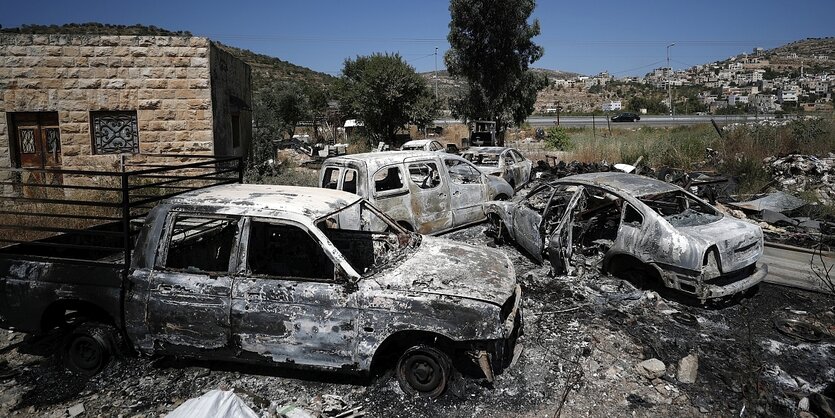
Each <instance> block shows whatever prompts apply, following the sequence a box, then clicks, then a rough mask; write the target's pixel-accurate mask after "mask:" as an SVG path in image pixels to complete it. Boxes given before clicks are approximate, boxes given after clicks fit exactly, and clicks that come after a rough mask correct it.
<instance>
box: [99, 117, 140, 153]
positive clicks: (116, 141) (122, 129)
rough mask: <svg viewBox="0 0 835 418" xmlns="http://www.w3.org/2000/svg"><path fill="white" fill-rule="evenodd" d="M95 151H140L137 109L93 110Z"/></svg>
mask: <svg viewBox="0 0 835 418" xmlns="http://www.w3.org/2000/svg"><path fill="white" fill-rule="evenodd" d="M90 123H91V124H92V129H91V130H90V131H91V132H92V134H93V152H94V153H96V154H121V153H132V154H138V153H139V130H138V128H137V126H136V111H127V112H91V113H90Z"/></svg>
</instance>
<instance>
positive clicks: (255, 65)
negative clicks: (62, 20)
mask: <svg viewBox="0 0 835 418" xmlns="http://www.w3.org/2000/svg"><path fill="white" fill-rule="evenodd" d="M0 33H23V34H50V35H51V34H69V35H74V34H88V35H89V34H92V35H118V36H193V35H192V34H191V32H188V31H170V30H167V29H163V28H159V27H156V26H145V25H111V24H105V23H95V22H90V23H67V24H65V25H22V26H20V27H16V28H0ZM215 43H216V44H217V45H218V46H219V47H220V48H222V49H223V50H225V51H228V52H229V53H231V54H232V55H234V56H236V57H238V58H239V59H241V60H242V61H244V62H246V63H247V64H249V65H250V66H251V67H252V78H253V82H252V83H253V86H252V87H253V89H258V88H259V87H260V86H263V85H264V84H265V83H266V82H268V81H271V80H275V81H289V82H298V83H301V84H305V85H308V86H316V87H328V86H330V85H331V84H332V83H333V81H334V80H335V78H334V77H332V76H330V75H328V74H325V73H320V72H316V71H313V70H311V69H309V68H305V67H301V66H298V65H295V64H291V63H289V62H287V61H283V60H281V59H279V58H275V57H270V56H267V55H263V54H257V53H255V52H252V51H250V50H247V49H241V48H236V47H233V46H229V45H225V44H222V43H220V42H217V41H215Z"/></svg>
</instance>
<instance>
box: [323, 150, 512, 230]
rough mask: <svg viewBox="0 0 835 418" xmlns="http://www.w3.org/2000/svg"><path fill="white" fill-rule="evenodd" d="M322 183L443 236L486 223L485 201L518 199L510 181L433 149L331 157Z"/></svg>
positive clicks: (410, 227)
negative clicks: (359, 197) (448, 232)
mask: <svg viewBox="0 0 835 418" xmlns="http://www.w3.org/2000/svg"><path fill="white" fill-rule="evenodd" d="M319 185H320V186H321V187H323V188H329V189H337V190H343V191H346V192H350V193H355V194H357V195H359V196H362V197H364V198H366V199H368V200H369V201H370V202H371V203H373V204H374V206H376V207H377V208H379V209H380V210H382V211H383V212H385V213H386V214H387V215H388V216H390V217H391V218H393V219H394V220H395V221H397V223H398V224H400V225H401V226H403V227H404V228H406V229H408V230H410V231H416V232H419V233H421V234H440V233H443V232H447V231H450V230H452V229H455V228H460V227H463V226H466V225H470V224H474V223H478V222H483V221H484V219H485V218H484V212H483V211H482V208H481V206H482V204H484V202H487V201H490V200H505V199H509V198H511V197H513V194H514V190H513V187H511V186H510V184H508V183H507V182H506V181H505V180H503V179H501V178H498V177H495V176H488V175H486V174H484V173H482V172H481V171H480V170H479V169H478V168H477V167H476V166H474V165H473V164H472V163H470V162H469V161H467V160H465V159H464V158H461V157H460V156H458V155H453V154H447V153H441V152H431V151H389V152H371V153H365V154H353V155H345V156H340V157H332V158H328V159H327V160H325V162H324V163H323V164H322V168H321V170H320V171H319Z"/></svg>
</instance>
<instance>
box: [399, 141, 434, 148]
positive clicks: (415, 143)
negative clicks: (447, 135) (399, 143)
mask: <svg viewBox="0 0 835 418" xmlns="http://www.w3.org/2000/svg"><path fill="white" fill-rule="evenodd" d="M432 141H434V139H413V140H411V141H406V143H404V144H403V146H404V147H406V146H415V147H417V146H424V145H426V144H428V143H430V142H432Z"/></svg>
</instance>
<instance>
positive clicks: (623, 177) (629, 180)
mask: <svg viewBox="0 0 835 418" xmlns="http://www.w3.org/2000/svg"><path fill="white" fill-rule="evenodd" d="M554 183H576V184H583V185H589V186H602V187H607V188H610V189H613V190H619V191H622V192H626V193H628V194H630V195H632V196H635V197H640V196H647V195H653V194H658V193H667V192H672V191H676V190H681V188H680V187H678V186H676V185H674V184H670V183H667V182H664V181H661V180H656V179H654V178H651V177H646V176H640V175H637V174H628V173H621V172H614V171H610V172H601V173H586V174H575V175H573V176H567V177H563V178H561V179H559V180H557V181H555V182H554Z"/></svg>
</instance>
